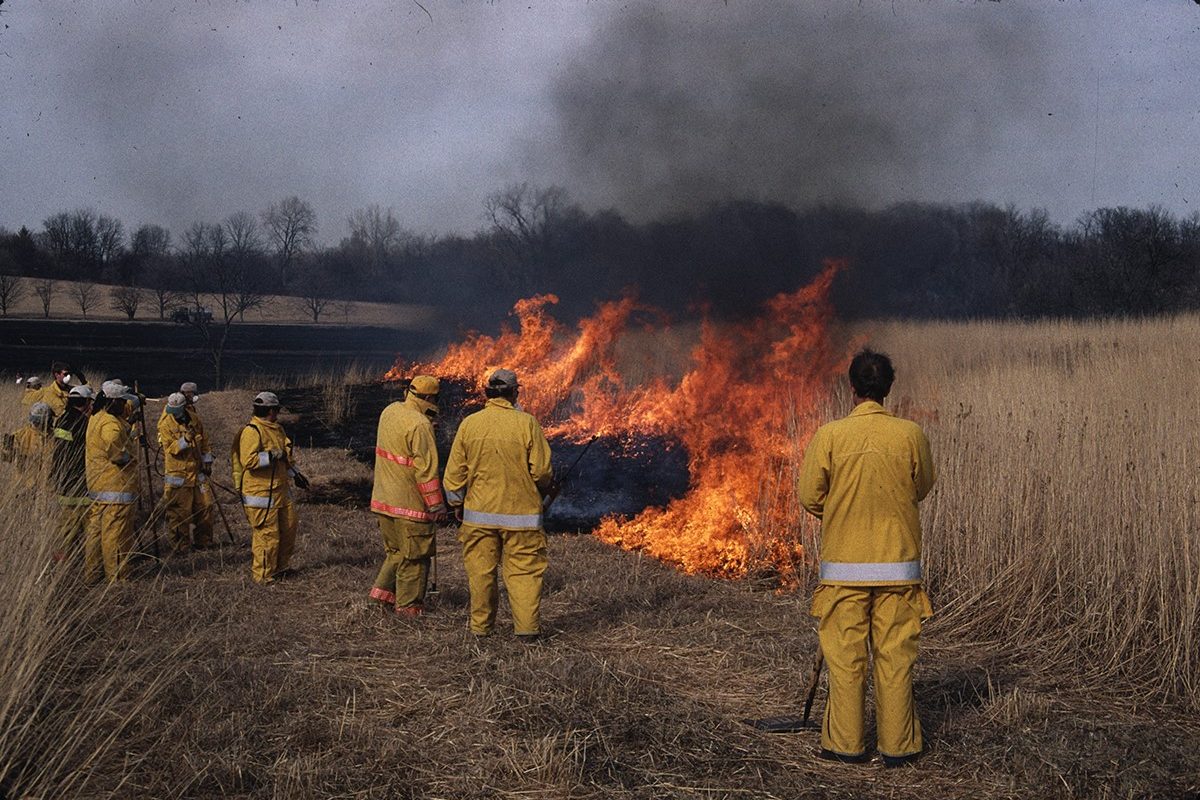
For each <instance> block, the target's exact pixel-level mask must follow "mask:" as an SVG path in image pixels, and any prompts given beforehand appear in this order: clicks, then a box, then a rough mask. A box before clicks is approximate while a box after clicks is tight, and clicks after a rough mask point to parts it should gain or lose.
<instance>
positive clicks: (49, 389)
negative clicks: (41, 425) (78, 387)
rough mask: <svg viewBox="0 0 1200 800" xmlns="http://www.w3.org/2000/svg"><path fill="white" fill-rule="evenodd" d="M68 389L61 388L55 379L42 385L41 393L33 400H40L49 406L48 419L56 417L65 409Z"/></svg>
mask: <svg viewBox="0 0 1200 800" xmlns="http://www.w3.org/2000/svg"><path fill="white" fill-rule="evenodd" d="M70 391H71V390H70V389H66V390H63V389H62V388H60V387H59V385H58V382H57V381H50V385H49V386H43V387H42V393H41V394H39V395H38V397H37V400H35V401H34V402H42V403H45V404H46V405H48V406H50V414H51V416H50V419H58V418H59V417H60V416H61V415H62V413H63V412H64V411H66V410H67V396H68V395H69V394H70Z"/></svg>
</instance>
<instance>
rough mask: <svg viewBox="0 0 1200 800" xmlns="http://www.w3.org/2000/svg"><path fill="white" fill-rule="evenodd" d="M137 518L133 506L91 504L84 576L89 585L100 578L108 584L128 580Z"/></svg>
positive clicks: (85, 548)
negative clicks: (105, 579)
mask: <svg viewBox="0 0 1200 800" xmlns="http://www.w3.org/2000/svg"><path fill="white" fill-rule="evenodd" d="M136 514H137V506H135V505H134V504H133V503H128V504H118V503H92V505H91V506H90V507H89V510H88V527H87V536H86V538H85V540H84V548H83V576H84V580H86V581H87V582H88V583H97V582H99V581H100V579H101V577H105V578H107V579H108V581H109V583H112V582H113V581H122V580H127V579H128V578H129V556H130V555H132V554H133V523H134V518H135V516H136Z"/></svg>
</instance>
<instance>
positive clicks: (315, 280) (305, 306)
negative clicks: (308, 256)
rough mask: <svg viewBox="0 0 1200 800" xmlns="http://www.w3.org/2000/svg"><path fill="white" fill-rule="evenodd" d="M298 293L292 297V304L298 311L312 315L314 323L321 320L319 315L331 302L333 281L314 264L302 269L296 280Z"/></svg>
mask: <svg viewBox="0 0 1200 800" xmlns="http://www.w3.org/2000/svg"><path fill="white" fill-rule="evenodd" d="M297 285H298V287H299V289H300V294H299V295H298V296H296V297H294V298H292V302H293V304H294V305H295V306H296V308H298V309H299V310H300V311H302V312H304V313H305V314H307V315H308V316H310V317H312V321H313V322H314V323H317V322H320V321H321V315H322V314H324V313H325V310H326V309H327V308H329V307H330V306H331V305H332V304H333V298H332V297H331V294H332V292H333V281H332V280H331V279H330V277H329V274H328V273H326V272H325V271H323V270H321V269H319V268H318V267H317V266H316V265H315V264H314V265H310V266H309V268H308V269H306V270H304V272H303V273H301V275H300V279H299V280H298V282H297Z"/></svg>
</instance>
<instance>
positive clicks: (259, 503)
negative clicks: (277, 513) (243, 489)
mask: <svg viewBox="0 0 1200 800" xmlns="http://www.w3.org/2000/svg"><path fill="white" fill-rule="evenodd" d="M242 505H244V506H245V507H246V508H277V507H278V506H279V498H278V497H258V496H257V495H253V494H244V495H242Z"/></svg>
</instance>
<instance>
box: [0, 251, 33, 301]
mask: <svg viewBox="0 0 1200 800" xmlns="http://www.w3.org/2000/svg"><path fill="white" fill-rule="evenodd" d="M6 255H7V254H6ZM6 260H7V261H10V262H11V259H6ZM4 266H6V267H7V266H9V265H8V264H5V265H4ZM28 292H29V287H27V286H26V285H25V281H24V280H23V279H22V278H20V277H18V276H17V275H9V274H7V273H0V314H2V315H3V316H6V317H7V316H8V312H9V310H10V309H12V307H13V306H15V305H16V304H17V303H19V302H21V301H22V300H23V299H25V296H26V294H28Z"/></svg>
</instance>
